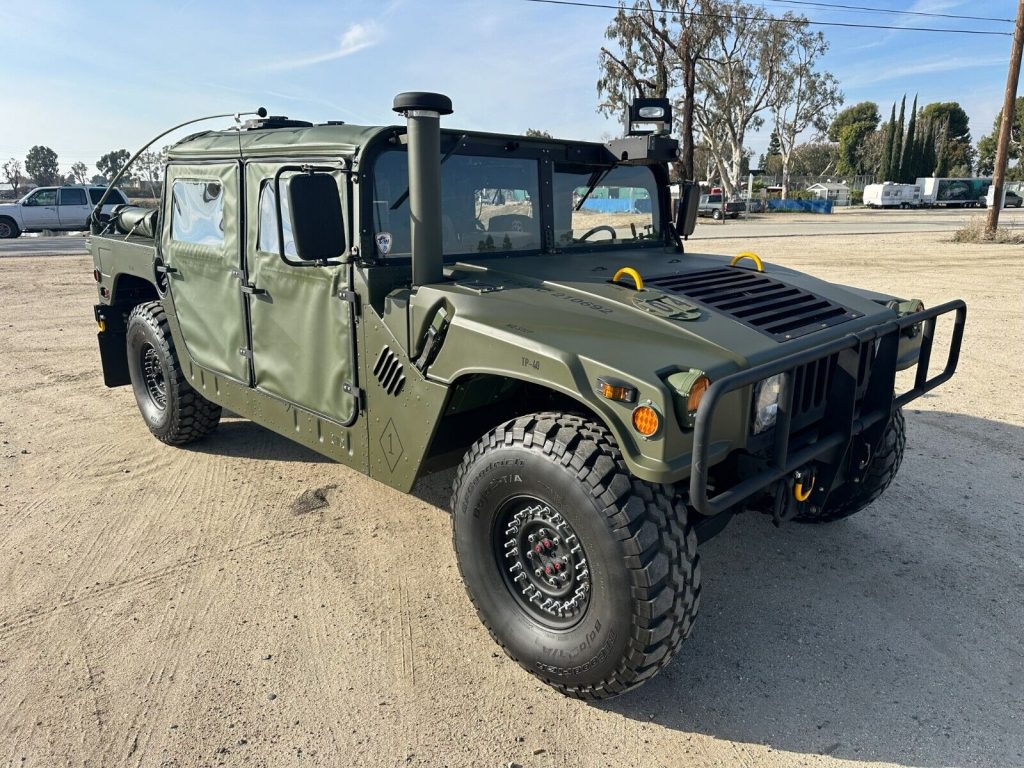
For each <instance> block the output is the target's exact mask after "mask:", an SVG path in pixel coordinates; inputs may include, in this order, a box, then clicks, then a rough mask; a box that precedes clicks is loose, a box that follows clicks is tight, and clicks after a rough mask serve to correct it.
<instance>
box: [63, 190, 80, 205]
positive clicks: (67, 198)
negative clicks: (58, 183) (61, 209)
mask: <svg viewBox="0 0 1024 768" xmlns="http://www.w3.org/2000/svg"><path fill="white" fill-rule="evenodd" d="M60 204H61V205H85V204H86V202H85V190H84V189H62V190H61V191H60Z"/></svg>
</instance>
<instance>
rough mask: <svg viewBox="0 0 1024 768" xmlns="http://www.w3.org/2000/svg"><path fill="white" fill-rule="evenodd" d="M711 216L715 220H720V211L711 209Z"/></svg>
mask: <svg viewBox="0 0 1024 768" xmlns="http://www.w3.org/2000/svg"><path fill="white" fill-rule="evenodd" d="M711 218H712V219H714V220H715V221H721V220H722V212H721V211H720V210H718V209H717V208H716V209H715V210H713V211H712V212H711Z"/></svg>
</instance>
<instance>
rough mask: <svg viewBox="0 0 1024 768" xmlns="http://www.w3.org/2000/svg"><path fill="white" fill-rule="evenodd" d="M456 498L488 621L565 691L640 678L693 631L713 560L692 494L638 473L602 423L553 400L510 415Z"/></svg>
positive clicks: (462, 557) (458, 523)
mask: <svg viewBox="0 0 1024 768" xmlns="http://www.w3.org/2000/svg"><path fill="white" fill-rule="evenodd" d="M452 510H453V515H452V526H453V543H454V547H455V552H456V556H457V559H458V563H459V570H460V572H461V574H462V578H463V581H464V582H465V585H466V589H467V591H468V593H469V596H470V599H471V600H472V601H473V604H474V606H475V607H476V610H477V614H478V615H479V616H480V619H481V621H482V622H483V623H484V626H485V627H487V629H488V631H489V632H490V633H491V636H492V637H493V638H494V639H495V641H496V642H497V643H498V644H499V645H501V646H502V648H503V649H504V650H505V652H506V653H507V654H508V655H509V656H511V657H512V658H513V659H514V660H515V661H517V662H518V663H519V664H520V665H522V666H523V667H524V668H525V669H526V670H527V671H528V672H530V673H531V674H533V675H535V676H537V677H538V678H540V679H541V680H543V681H544V682H545V683H548V684H549V685H551V686H553V687H555V688H556V689H558V690H559V691H561V692H562V693H564V694H566V695H569V696H573V697H576V698H583V699H602V698H607V697H610V696H614V695H617V694H619V693H622V692H624V691H626V690H629V689H630V688H633V687H635V686H637V685H640V684H641V683H643V682H645V681H646V680H648V679H650V678H651V677H653V676H654V675H655V674H656V673H657V672H658V671H659V670H660V669H661V668H662V667H664V666H665V665H666V664H667V663H668V661H669V660H670V659H671V658H672V656H673V655H674V654H675V653H676V651H677V650H678V649H679V646H680V644H681V643H682V641H683V640H684V639H685V638H686V636H687V635H688V634H689V632H690V629H691V627H692V626H693V621H694V618H695V617H696V614H697V609H698V606H699V603H700V565H699V561H698V557H697V538H696V535H695V533H694V531H693V529H692V527H691V526H690V524H689V522H688V520H687V514H686V507H685V506H684V505H683V504H682V503H681V502H674V501H673V500H672V499H670V498H669V497H668V496H667V495H666V494H665V493H663V492H662V490H661V489H660V488H657V487H655V486H652V485H650V484H648V483H644V482H641V481H639V480H637V479H635V478H633V477H631V476H630V475H629V473H628V470H627V468H626V465H625V463H624V462H623V460H622V455H621V453H620V452H619V449H618V447H617V446H616V445H615V443H614V440H613V439H612V436H611V434H610V433H609V432H608V431H607V430H606V429H605V428H604V427H603V426H602V425H600V424H596V423H594V422H593V421H590V420H588V419H586V418H584V417H582V416H575V415H568V414H560V413H541V414H532V415H529V416H522V417H520V418H518V419H514V420H512V421H509V422H507V423H505V424H503V425H501V426H499V427H497V428H496V429H494V430H492V431H491V432H490V433H488V434H487V435H486V436H484V437H483V438H481V439H480V440H479V441H477V443H476V444H475V445H473V447H472V448H470V450H469V452H468V453H467V455H466V458H465V459H464V460H463V462H462V465H461V466H460V468H459V471H458V473H457V475H456V478H455V483H454V489H453V496H452Z"/></svg>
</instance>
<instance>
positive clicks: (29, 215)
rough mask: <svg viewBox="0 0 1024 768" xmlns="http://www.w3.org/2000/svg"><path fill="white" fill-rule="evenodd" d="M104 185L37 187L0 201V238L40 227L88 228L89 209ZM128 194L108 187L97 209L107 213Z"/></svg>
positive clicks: (120, 203)
mask: <svg viewBox="0 0 1024 768" xmlns="http://www.w3.org/2000/svg"><path fill="white" fill-rule="evenodd" d="M105 190H106V187H93V186H86V185H78V184H75V185H69V186H66V187H38V188H37V189H34V190H32V191H31V192H29V193H28V194H27V195H25V196H24V197H23V198H21V200H19V201H18V202H16V203H7V204H4V205H0V238H10V237H18V236H19V235H21V233H22V232H41V231H42V230H44V229H53V230H64V231H82V230H87V229H89V216H90V215H91V214H92V209H93V208H94V207H95V205H96V204H97V203H98V202H99V201H100V198H101V197H103V192H104V191H105ZM127 203H128V198H127V197H125V195H124V193H123V192H121V190H119V189H112V190H111V191H110V195H109V196H108V197H107V201H106V203H105V204H104V205H103V210H102V211H101V213H104V214H107V215H109V214H110V212H111V211H113V210H114V208H115V206H118V205H125V204H127Z"/></svg>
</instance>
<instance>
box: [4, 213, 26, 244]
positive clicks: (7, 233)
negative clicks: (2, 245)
mask: <svg viewBox="0 0 1024 768" xmlns="http://www.w3.org/2000/svg"><path fill="white" fill-rule="evenodd" d="M20 235H21V229H19V228H18V225H17V223H16V222H15V221H14V219H11V218H9V217H7V216H4V217H2V218H0V240H11V239H14V238H15V237H19V236H20Z"/></svg>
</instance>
